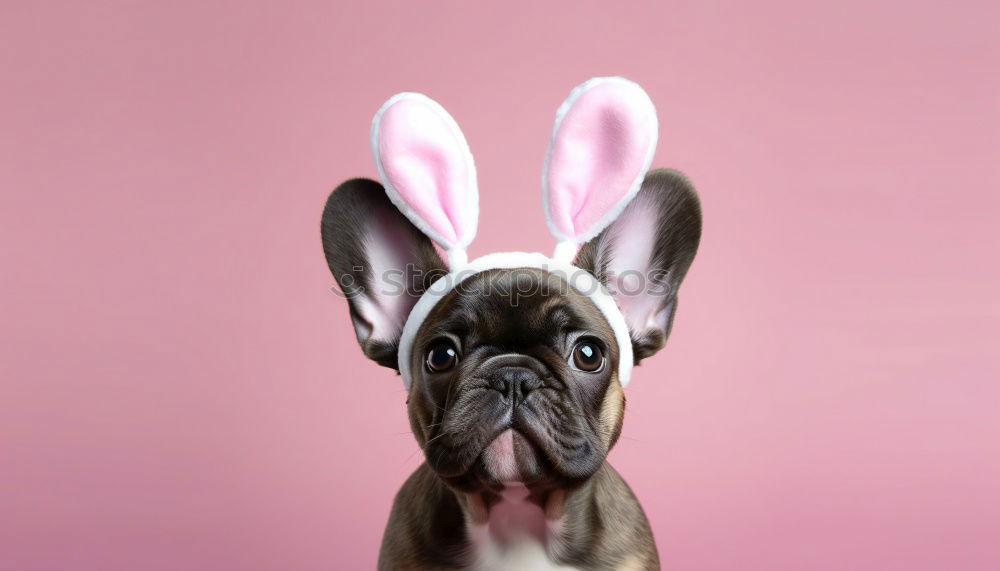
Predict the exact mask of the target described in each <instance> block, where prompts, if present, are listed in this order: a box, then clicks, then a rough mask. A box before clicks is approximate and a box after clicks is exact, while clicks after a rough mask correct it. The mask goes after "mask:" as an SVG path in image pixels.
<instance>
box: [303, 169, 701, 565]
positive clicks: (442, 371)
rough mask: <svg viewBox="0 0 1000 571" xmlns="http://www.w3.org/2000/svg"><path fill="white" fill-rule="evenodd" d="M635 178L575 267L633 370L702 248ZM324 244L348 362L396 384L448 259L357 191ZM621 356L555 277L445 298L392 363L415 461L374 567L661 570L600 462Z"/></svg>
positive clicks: (365, 190) (587, 301)
mask: <svg viewBox="0 0 1000 571" xmlns="http://www.w3.org/2000/svg"><path fill="white" fill-rule="evenodd" d="M650 156H651V153H650ZM640 180H642V183H641V187H640V188H639V190H638V193H637V194H636V195H635V196H634V198H633V199H632V200H631V201H630V202H628V204H627V206H625V207H624V210H622V212H621V214H620V215H619V216H618V217H617V219H615V220H614V221H613V222H611V223H610V225H609V226H607V227H606V228H604V229H603V231H601V232H600V233H599V234H597V235H596V236H595V237H593V238H592V239H590V240H589V241H587V242H586V243H584V244H582V246H581V247H580V248H579V250H578V252H577V253H576V255H575V257H574V258H573V261H572V263H573V265H574V266H576V267H577V268H579V269H580V271H581V272H587V273H589V275H590V276H592V277H593V278H595V279H596V280H597V281H598V282H600V283H601V284H602V285H603V286H605V287H606V288H607V289H608V291H610V292H611V295H612V296H613V297H614V300H615V302H616V303H617V304H618V306H619V307H620V309H621V313H622V314H623V315H624V317H625V321H626V322H627V325H628V337H629V338H630V343H631V347H630V348H629V349H630V350H631V353H632V359H634V361H635V362H639V361H640V360H641V359H644V358H646V357H649V356H651V355H653V354H654V353H656V352H657V351H658V350H659V349H661V348H662V347H663V345H664V343H665V341H666V339H667V336H668V335H669V333H670V328H671V324H672V322H673V317H674V313H675V311H676V308H677V290H678V287H679V286H680V283H681V281H682V279H683V278H684V276H685V274H686V272H687V270H688V267H689V266H690V264H691V262H692V260H693V258H694V256H695V252H696V251H697V248H698V242H699V239H700V236H701V211H700V207H699V202H698V198H697V195H696V194H695V191H694V189H693V188H692V186H691V185H690V184H689V182H688V181H687V179H686V178H685V177H683V176H682V175H681V174H679V173H677V172H674V171H670V170H654V171H649V172H648V174H646V175H645V178H644V179H640ZM322 239H323V249H324V252H325V254H326V259H327V262H328V264H329V266H330V270H331V271H332V272H333V275H334V277H335V278H336V280H337V283H338V285H339V286H340V288H341V290H342V291H343V292H344V294H345V296H346V297H347V299H348V302H349V307H350V316H351V320H352V322H353V324H354V328H355V332H356V334H357V338H358V342H359V343H360V345H361V348H362V350H363V351H364V353H365V355H367V356H368V357H369V358H370V359H372V360H374V361H375V362H377V363H379V364H381V365H384V366H386V367H390V368H394V369H397V370H398V369H399V362H398V357H399V351H400V337H401V335H402V331H403V329H404V324H405V323H406V320H407V317H408V316H409V314H410V312H411V310H412V309H413V308H414V305H415V304H416V303H417V300H418V299H419V298H420V297H421V295H422V294H423V292H425V291H426V290H427V289H428V288H429V287H430V286H431V285H432V284H433V283H434V282H435V281H436V280H437V279H443V278H442V276H445V275H446V274H448V272H449V270H448V267H447V264H446V263H445V260H444V259H442V256H441V255H440V254H439V252H438V250H437V249H436V248H435V246H434V244H433V243H432V242H431V240H430V239H429V238H428V237H427V235H426V233H425V232H424V231H422V230H421V229H418V228H417V227H416V226H414V224H413V223H411V221H410V220H409V219H408V218H407V217H406V216H404V215H403V214H401V212H400V210H398V209H397V207H396V204H394V203H393V202H392V201H391V200H390V196H387V193H386V190H385V188H384V187H383V185H382V184H380V183H378V182H375V181H372V180H365V179H355V180H350V181H347V182H345V183H344V184H342V185H341V186H340V187H338V188H337V189H336V190H334V192H333V193H332V194H331V195H330V198H329V200H328V201H327V204H326V208H325V210H324V212H323V219H322ZM628 276H631V278H635V277H636V276H638V278H637V279H638V282H639V283H636V279H631V278H629V279H626V277H628ZM630 280H631V281H630ZM622 355H623V347H620V346H619V344H618V342H617V341H616V336H615V334H614V331H612V327H611V326H610V325H609V321H608V319H606V317H605V315H604V314H602V312H601V311H599V310H598V307H597V306H596V305H595V303H594V301H593V300H592V299H591V297H589V296H587V295H584V293H581V292H580V291H578V290H576V289H574V288H572V287H567V277H566V276H564V275H560V274H559V273H557V272H552V271H547V270H545V269H542V268H536V267H525V268H494V269H488V270H486V271H482V272H479V273H476V274H474V275H472V276H470V277H468V278H467V279H466V280H465V281H464V282H462V284H461V287H455V288H454V289H452V290H451V291H449V292H448V293H447V294H446V295H445V296H444V297H442V298H441V299H440V300H439V301H438V302H437V304H436V305H434V307H433V309H432V310H431V311H430V313H429V314H428V315H427V317H426V318H425V319H424V320H423V322H422V323H421V325H420V327H419V330H418V331H417V332H416V334H415V337H414V338H413V342H412V350H411V351H410V353H409V359H408V360H407V361H406V363H407V365H408V367H409V376H410V378H409V379H408V381H409V389H408V398H407V411H408V414H409V420H410V425H411V427H412V429H413V434H414V435H415V437H416V439H417V442H418V443H419V445H420V447H421V448H422V450H423V453H424V457H425V462H424V463H423V464H422V465H421V466H420V467H419V468H418V469H417V470H416V472H414V473H413V474H412V475H411V476H410V477H409V479H408V480H407V481H406V482H405V483H404V484H403V486H402V489H401V490H400V491H399V493H398V494H397V496H396V499H395V502H394V504H393V507H392V511H391V514H390V515H389V521H388V525H387V526H386V530H385V534H384V537H383V541H382V548H381V552H380V555H379V563H378V568H379V569H384V570H395V569H519V570H523V569H595V570H596V569H658V568H659V558H658V555H657V550H656V545H655V543H654V541H653V537H652V533H651V531H650V526H649V523H648V521H647V519H646V516H645V514H644V513H643V511H642V508H641V507H640V505H639V503H638V501H637V500H636V498H635V496H634V495H633V493H632V491H631V490H630V489H629V487H628V485H627V484H626V483H625V481H624V480H623V479H622V478H621V476H619V475H618V473H617V472H616V471H615V470H614V469H613V468H612V467H611V466H610V465H609V464H608V463H607V462H606V460H605V458H606V457H607V454H608V451H609V450H611V448H612V446H614V444H615V442H616V440H617V439H618V436H619V434H620V432H621V428H622V419H623V415H624V406H625V395H624V391H623V389H622V380H621V379H620V378H619V367H618V365H619V360H620V358H622Z"/></svg>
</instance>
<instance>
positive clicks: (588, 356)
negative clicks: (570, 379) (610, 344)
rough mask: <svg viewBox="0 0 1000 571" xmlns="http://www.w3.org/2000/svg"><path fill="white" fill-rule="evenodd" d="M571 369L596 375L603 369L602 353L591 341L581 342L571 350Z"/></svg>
mask: <svg viewBox="0 0 1000 571" xmlns="http://www.w3.org/2000/svg"><path fill="white" fill-rule="evenodd" d="M572 363H573V367H575V368H576V369H579V370H581V371H584V372H586V373H596V372H598V371H600V370H601V369H603V368H604V352H603V351H601V347H600V346H599V345H598V344H597V343H594V342H593V341H581V342H579V343H577V344H576V347H574V348H573V359H572Z"/></svg>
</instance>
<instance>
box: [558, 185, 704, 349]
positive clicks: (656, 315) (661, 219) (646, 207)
mask: <svg viewBox="0 0 1000 571" xmlns="http://www.w3.org/2000/svg"><path fill="white" fill-rule="evenodd" d="M700 239H701V206H700V205H699V202H698V195H697V194H696V193H695V190H694V187H692V186H691V183H690V182H688V180H687V178H685V177H684V175H682V174H680V173H679V172H676V171H672V170H668V169H659V170H653V171H650V172H649V173H648V174H647V175H646V177H645V179H644V180H643V182H642V187H641V188H640V190H639V192H638V193H637V194H636V196H635V198H633V199H632V201H631V202H630V203H629V204H628V206H627V207H625V210H623V211H622V213H621V215H620V216H619V217H618V218H617V219H616V220H615V221H614V222H612V223H611V225H609V226H608V227H607V228H606V229H604V230H603V231H602V232H601V233H600V234H598V235H597V237H595V238H593V239H592V240H590V241H589V242H587V243H586V244H584V245H583V247H582V248H581V249H580V251H579V253H578V254H577V257H576V261H575V262H574V263H575V265H576V266H578V267H580V268H583V269H585V270H588V271H590V272H591V273H592V274H594V275H595V276H596V277H597V278H598V279H599V280H600V281H601V282H602V283H603V284H605V285H606V286H607V287H608V290H609V291H610V292H611V295H612V296H613V297H614V298H615V302H616V303H617V304H618V307H619V308H621V310H622V313H623V314H624V315H625V321H626V322H627V323H628V326H629V332H630V335H631V337H632V348H633V351H634V353H635V361H636V362H637V363H638V362H639V360H640V359H643V358H645V357H648V356H650V355H652V354H654V353H656V352H657V351H659V350H660V349H661V348H662V347H663V345H664V343H665V342H666V340H667V336H668V335H669V334H670V326H671V323H672V322H673V318H674V312H675V311H676V309H677V289H678V287H679V286H680V284H681V280H683V279H684V275H685V274H686V273H687V271H688V267H690V266H691V261H692V260H693V259H694V255H695V252H697V250H698V242H699V240H700Z"/></svg>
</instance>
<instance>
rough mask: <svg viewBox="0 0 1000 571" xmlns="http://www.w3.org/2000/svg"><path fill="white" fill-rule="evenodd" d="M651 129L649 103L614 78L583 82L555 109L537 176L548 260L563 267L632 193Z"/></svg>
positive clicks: (648, 155)
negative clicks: (551, 239)
mask: <svg viewBox="0 0 1000 571" xmlns="http://www.w3.org/2000/svg"><path fill="white" fill-rule="evenodd" d="M657 127H658V125H657V121H656V109H655V108H654V107H653V102H652V101H650V100H649V96H648V95H646V92H645V91H643V90H642V88H641V87H639V86H638V85H636V84H635V83H633V82H631V81H629V80H627V79H624V78H621V77H598V78H594V79H591V80H589V81H587V82H585V83H583V84H582V85H580V86H578V87H577V88H576V89H574V90H573V91H572V93H570V95H569V97H568V98H567V99H566V101H564V102H563V104H562V106H560V107H559V110H558V111H557V112H556V122H555V126H554V127H553V128H552V139H551V141H550V142H549V149H548V152H547V154H546V157H545V167H544V170H543V172H542V193H543V197H542V204H543V206H544V208H545V218H546V220H547V221H548V225H549V231H550V232H552V234H553V235H554V236H555V237H556V239H557V240H559V245H558V246H557V248H556V254H555V257H556V258H561V259H571V258H572V257H573V255H574V254H575V253H576V251H577V248H578V247H579V245H580V244H581V243H583V242H586V241H587V240H589V239H591V238H593V237H594V236H596V235H597V234H599V233H600V232H601V230H603V229H604V228H605V227H607V225H608V224H610V223H611V222H612V221H614V219H615V218H617V217H618V215H619V214H621V212H622V210H623V209H624V208H625V206H626V205H627V204H628V202H629V201H630V200H631V199H632V197H633V196H635V194H636V192H638V191H639V186H640V185H641V184H642V179H643V177H644V176H645V174H646V171H647V170H649V165H650V163H651V162H652V160H653V153H654V152H655V151H656V138H657Z"/></svg>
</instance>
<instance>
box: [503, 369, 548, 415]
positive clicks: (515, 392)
mask: <svg viewBox="0 0 1000 571" xmlns="http://www.w3.org/2000/svg"><path fill="white" fill-rule="evenodd" d="M496 378H497V379H498V380H499V381H500V384H501V387H498V388H500V389H501V392H502V393H503V394H504V396H506V397H507V399H508V400H509V401H510V402H511V404H512V405H513V406H515V407H516V406H517V405H519V404H521V402H523V401H524V399H525V398H527V396H528V393H530V392H531V391H533V390H535V389H537V388H539V387H541V386H542V380H541V379H540V378H538V373H536V372H535V371H533V370H532V369H529V368H528V367H518V366H507V367H501V368H500V369H499V370H498V371H497V373H496Z"/></svg>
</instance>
